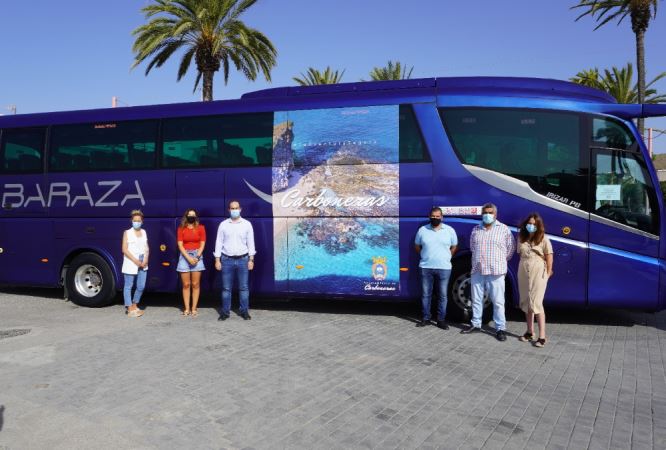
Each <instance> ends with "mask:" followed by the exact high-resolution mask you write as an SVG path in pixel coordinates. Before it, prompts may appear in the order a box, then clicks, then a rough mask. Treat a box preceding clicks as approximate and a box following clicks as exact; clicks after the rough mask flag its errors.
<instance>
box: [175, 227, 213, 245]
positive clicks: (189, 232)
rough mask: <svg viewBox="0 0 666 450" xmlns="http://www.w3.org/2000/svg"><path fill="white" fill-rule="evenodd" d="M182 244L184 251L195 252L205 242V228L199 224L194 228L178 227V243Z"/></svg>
mask: <svg viewBox="0 0 666 450" xmlns="http://www.w3.org/2000/svg"><path fill="white" fill-rule="evenodd" d="M181 241H182V242H183V247H185V250H196V249H198V248H199V247H200V246H201V243H202V242H206V228H204V226H203V225H201V224H199V225H197V226H196V227H194V228H189V227H187V226H185V227H178V242H181Z"/></svg>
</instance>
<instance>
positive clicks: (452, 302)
mask: <svg viewBox="0 0 666 450" xmlns="http://www.w3.org/2000/svg"><path fill="white" fill-rule="evenodd" d="M471 272H472V263H471V262H470V261H469V260H464V261H456V262H454V264H453V270H452V271H451V279H450V280H449V292H448V307H447V315H448V316H449V317H450V318H451V320H453V321H455V322H459V323H469V322H470V321H471V320H472V274H471ZM492 315H493V305H492V303H491V301H490V297H489V296H488V294H487V293H486V295H485V296H484V297H483V323H488V322H489V321H490V320H491V318H492Z"/></svg>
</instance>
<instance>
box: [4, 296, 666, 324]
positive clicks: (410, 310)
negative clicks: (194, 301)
mask: <svg viewBox="0 0 666 450" xmlns="http://www.w3.org/2000/svg"><path fill="white" fill-rule="evenodd" d="M0 293H6V294H14V295H30V296H34V297H39V298H44V299H62V297H63V291H62V289H52V288H34V287H33V288H30V287H7V286H4V287H2V288H0ZM122 303H123V300H122V293H120V292H119V293H118V295H116V298H115V300H114V302H113V304H114V305H122ZM70 304H71V303H70ZM219 304H220V294H219V292H204V293H203V294H202V296H201V299H200V301H199V308H200V309H206V308H210V309H215V310H217V309H218V308H219ZM72 305H73V304H72ZM237 306H238V301H237V299H236V298H235V296H234V300H233V301H232V308H234V309H235V308H237ZM141 307H142V308H144V309H150V308H151V307H161V308H165V307H167V308H168V307H172V308H174V309H176V310H181V309H182V300H181V296H180V293H171V292H168V293H156V292H150V293H147V294H145V295H144V296H143V298H142V301H141ZM546 308H547V309H546V320H547V322H548V323H562V324H581V325H612V326H624V327H632V326H634V325H645V326H650V327H654V328H657V329H659V330H666V311H662V312H658V313H651V312H643V311H632V310H623V309H607V308H590V309H581V308H553V307H548V306H546ZM250 309H251V310H252V309H254V310H268V311H299V312H305V313H313V314H349V315H371V316H372V315H377V316H395V317H399V318H401V319H403V320H405V321H408V322H412V323H416V322H418V320H419V319H420V305H419V303H417V302H407V303H391V302H382V301H368V300H355V299H335V298H319V299H316V298H292V299H289V298H278V297H275V298H251V300H250ZM506 315H507V319H508V320H511V321H516V322H521V321H524V320H525V316H524V314H523V312H522V311H520V310H519V309H515V308H507V312H506ZM450 325H451V326H453V327H456V328H460V326H459V325H457V324H454V323H450Z"/></svg>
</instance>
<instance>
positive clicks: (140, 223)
mask: <svg viewBox="0 0 666 450" xmlns="http://www.w3.org/2000/svg"><path fill="white" fill-rule="evenodd" d="M141 225H143V222H132V228H134V229H135V230H138V229H140V228H141Z"/></svg>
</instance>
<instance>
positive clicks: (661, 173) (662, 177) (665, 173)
mask: <svg viewBox="0 0 666 450" xmlns="http://www.w3.org/2000/svg"><path fill="white" fill-rule="evenodd" d="M657 177H659V181H660V182H661V181H666V169H661V170H657Z"/></svg>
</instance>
